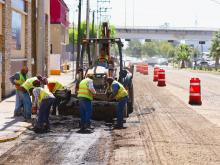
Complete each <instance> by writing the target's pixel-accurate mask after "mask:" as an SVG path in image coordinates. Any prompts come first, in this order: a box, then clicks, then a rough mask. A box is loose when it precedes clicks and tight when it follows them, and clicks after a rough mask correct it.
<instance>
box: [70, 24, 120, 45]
mask: <svg viewBox="0 0 220 165" xmlns="http://www.w3.org/2000/svg"><path fill="white" fill-rule="evenodd" d="M109 27H110V31H111V32H110V35H111V37H112V38H114V37H115V35H116V30H115V27H114V26H113V25H110V26H109ZM89 29H90V30H89V36H90V38H96V36H97V31H98V29H99V34H101V29H100V28H99V27H98V26H96V25H95V26H94V34H92V33H93V32H92V24H90V25H89ZM73 32H74V40H75V43H76V42H77V36H78V30H77V27H74V29H73V28H70V29H69V41H70V43H73ZM80 33H81V35H82V38H85V37H86V22H85V21H83V22H82V23H81V32H80Z"/></svg>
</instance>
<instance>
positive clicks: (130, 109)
mask: <svg viewBox="0 0 220 165" xmlns="http://www.w3.org/2000/svg"><path fill="white" fill-rule="evenodd" d="M128 94H129V99H128V103H127V106H128V113H129V114H130V113H132V112H133V110H134V89H133V83H131V85H130V87H129V89H128Z"/></svg>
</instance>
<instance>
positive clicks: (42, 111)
mask: <svg viewBox="0 0 220 165" xmlns="http://www.w3.org/2000/svg"><path fill="white" fill-rule="evenodd" d="M33 85H34V87H35V88H34V89H33V92H32V93H33V96H34V101H33V106H32V112H36V111H37V110H38V120H37V123H36V126H35V128H34V131H35V132H36V133H43V132H46V131H48V130H49V128H50V126H49V114H50V108H51V106H52V105H53V102H54V100H55V97H54V96H53V94H52V93H51V92H49V91H48V90H46V89H44V88H42V87H41V86H40V85H41V82H40V81H39V80H35V81H34V82H33Z"/></svg>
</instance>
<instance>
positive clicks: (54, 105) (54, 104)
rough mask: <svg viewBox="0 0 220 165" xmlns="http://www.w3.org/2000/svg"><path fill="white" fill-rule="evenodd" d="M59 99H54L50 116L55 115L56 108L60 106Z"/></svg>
mask: <svg viewBox="0 0 220 165" xmlns="http://www.w3.org/2000/svg"><path fill="white" fill-rule="evenodd" d="M60 102H61V99H60V98H57V97H56V98H55V99H54V102H53V112H52V114H53V115H55V114H56V108H57V107H58V106H59V105H60Z"/></svg>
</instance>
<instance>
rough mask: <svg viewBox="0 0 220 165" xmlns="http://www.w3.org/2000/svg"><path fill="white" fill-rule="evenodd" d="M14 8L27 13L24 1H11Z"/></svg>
mask: <svg viewBox="0 0 220 165" xmlns="http://www.w3.org/2000/svg"><path fill="white" fill-rule="evenodd" d="M11 5H12V7H14V8H16V9H19V10H22V11H25V2H24V0H12V1H11Z"/></svg>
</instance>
